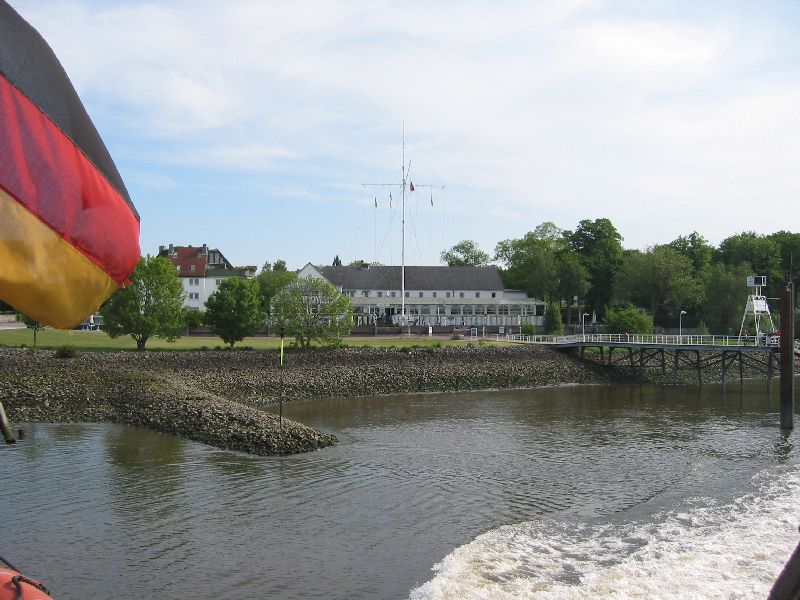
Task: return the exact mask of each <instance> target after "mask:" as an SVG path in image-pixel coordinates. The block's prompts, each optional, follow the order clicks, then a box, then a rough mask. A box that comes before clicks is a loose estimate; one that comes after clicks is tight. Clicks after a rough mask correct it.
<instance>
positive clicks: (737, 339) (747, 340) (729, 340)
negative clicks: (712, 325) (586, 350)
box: [496, 333, 780, 347]
mask: <svg viewBox="0 0 800 600" xmlns="http://www.w3.org/2000/svg"><path fill="white" fill-rule="evenodd" d="M496 339H497V341H508V342H520V343H524V344H546V345H555V346H563V345H569V344H581V343H583V344H588V343H595V344H603V345H606V344H635V345H658V346H735V347H741V346H774V347H778V346H780V337H779V336H776V335H767V336H764V335H762V336H737V335H654V334H639V333H631V334H627V333H586V334H575V335H505V336H503V335H499V334H498V335H497V336H496Z"/></svg>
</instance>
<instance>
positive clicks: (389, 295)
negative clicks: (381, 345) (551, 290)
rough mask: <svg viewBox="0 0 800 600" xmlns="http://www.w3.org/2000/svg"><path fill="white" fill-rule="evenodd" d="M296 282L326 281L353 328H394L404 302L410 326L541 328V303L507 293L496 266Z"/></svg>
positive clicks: (349, 270) (347, 272)
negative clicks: (346, 305) (346, 301)
mask: <svg viewBox="0 0 800 600" xmlns="http://www.w3.org/2000/svg"><path fill="white" fill-rule="evenodd" d="M299 275H300V277H314V278H319V279H325V280H326V281H328V282H330V283H331V284H332V285H333V286H335V287H336V288H337V289H338V290H339V291H340V292H341V293H343V294H344V295H345V296H347V297H348V298H350V302H351V304H352V305H353V310H354V313H355V325H357V326H358V325H372V324H374V323H375V319H376V318H377V320H378V323H380V324H393V325H397V324H399V321H400V316H401V310H402V305H403V300H405V303H404V304H405V314H406V316H407V317H408V319H409V320H410V322H411V323H416V324H419V325H437V326H456V327H464V326H466V327H470V326H481V325H486V326H519V325H522V324H523V323H531V324H533V325H537V326H540V325H542V319H543V315H544V308H545V304H544V302H542V301H541V300H538V299H536V298H528V295H527V294H526V293H525V292H521V291H518V290H507V289H505V288H504V287H503V282H502V280H501V279H500V271H499V270H498V269H497V267H411V266H409V267H405V297H404V298H403V297H402V293H401V288H402V285H401V267H384V266H370V265H368V264H363V265H362V266H360V267H350V266H338V267H330V266H325V267H315V266H314V265H312V264H310V263H309V264H307V265H306V266H305V267H303V268H302V269H301V270H300V272H299Z"/></svg>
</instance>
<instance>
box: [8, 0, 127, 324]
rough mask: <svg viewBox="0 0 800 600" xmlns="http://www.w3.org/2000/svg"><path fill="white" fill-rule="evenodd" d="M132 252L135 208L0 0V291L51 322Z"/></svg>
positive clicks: (78, 306) (98, 300)
mask: <svg viewBox="0 0 800 600" xmlns="http://www.w3.org/2000/svg"><path fill="white" fill-rule="evenodd" d="M138 259H139V214H138V213H137V212H136V208H135V207H134V205H133V203H132V202H131V199H130V197H129V196H128V191H127V190H126V189H125V185H124V184H123V182H122V178H121V177H120V174H119V172H118V171H117V168H116V166H115V165H114V162H113V161H112V160H111V156H110V155H109V153H108V150H107V149H106V147H105V144H104V143H103V141H102V140H101V139H100V135H99V134H98V133H97V130H96V129H95V127H94V125H93V124H92V121H91V119H90V118H89V115H88V114H87V113H86V110H85V109H84V107H83V104H82V103H81V101H80V99H79V98H78V94H77V93H76V92H75V89H74V88H73V86H72V83H71V82H70V80H69V78H68V77H67V74H66V73H65V72H64V69H63V68H62V67H61V64H60V63H59V62H58V59H57V58H56V56H55V54H54V53H53V51H52V50H51V49H50V47H49V46H48V45H47V43H46V42H45V41H44V39H43V38H42V37H41V36H40V35H39V34H38V32H37V31H36V30H35V29H34V28H33V27H31V26H30V25H29V24H28V23H27V22H26V21H24V20H23V19H22V17H20V16H19V15H18V14H17V13H16V12H15V11H14V9H12V8H11V7H10V6H9V5H8V4H7V3H6V2H5V0H0V298H2V299H3V300H4V301H6V302H7V303H9V304H11V305H12V306H14V307H15V308H16V309H17V310H19V311H20V312H22V313H24V314H26V315H28V316H29V317H31V318H33V319H36V320H37V321H40V322H42V323H46V324H48V325H52V326H54V327H61V328H68V327H73V326H75V325H77V324H79V323H81V321H83V320H84V319H85V318H86V317H87V316H88V315H89V314H91V313H92V312H94V311H95V310H96V309H97V308H98V307H99V306H100V305H101V304H102V303H103V302H104V301H105V300H106V298H108V297H109V296H110V295H111V294H112V293H113V292H114V291H115V290H116V289H117V288H118V287H119V286H121V285H123V284H125V283H126V282H127V278H128V276H129V275H130V274H131V272H132V271H133V269H134V267H135V266H136V262H137V261H138Z"/></svg>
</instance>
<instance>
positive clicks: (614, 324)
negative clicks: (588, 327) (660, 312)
mask: <svg viewBox="0 0 800 600" xmlns="http://www.w3.org/2000/svg"><path fill="white" fill-rule="evenodd" d="M605 323H606V331H607V332H608V333H653V317H651V316H650V315H646V314H642V313H641V312H639V309H638V308H635V307H633V306H619V307H617V308H609V309H608V311H607V312H606V318H605Z"/></svg>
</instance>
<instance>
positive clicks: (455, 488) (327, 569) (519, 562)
mask: <svg viewBox="0 0 800 600" xmlns="http://www.w3.org/2000/svg"><path fill="white" fill-rule="evenodd" d="M763 388H764V386H763V384H762V385H759V386H753V387H748V388H746V389H745V391H744V393H742V394H739V393H738V390H737V392H736V393H735V394H732V393H730V388H729V393H728V394H727V395H723V394H722V392H721V391H720V390H719V389H718V388H712V387H706V388H704V390H703V391H702V392H699V391H696V390H693V389H689V390H687V389H673V388H655V387H600V386H598V387H570V388H550V389H542V390H526V391H517V392H491V393H487V392H481V393H468V394H464V393H460V394H431V395H417V396H396V397H378V398H363V399H348V400H329V401H318V402H306V403H299V404H294V405H287V406H286V407H285V408H284V415H285V416H288V417H289V418H295V419H297V420H300V421H303V422H305V423H308V424H311V425H314V426H317V427H319V428H321V429H323V430H325V431H328V432H331V433H334V434H336V435H337V436H338V437H339V440H340V443H339V445H338V446H336V447H334V448H331V449H327V450H324V451H320V452H315V453H312V454H306V455H300V456H294V457H286V458H262V457H251V456H246V455H242V454H236V453H232V452H226V451H220V450H216V449H213V448H210V447H207V446H203V445H200V444H196V443H192V442H187V441H183V440H180V439H177V438H174V437H170V436H166V435H160V434H156V433H153V432H149V431H145V430H141V429H136V428H130V427H121V426H115V425H107V424H68V425H67V424H64V425H48V424H30V425H27V426H25V427H26V429H27V430H28V438H27V439H26V440H24V441H22V442H21V443H19V444H17V445H16V446H8V447H2V448H0V465H2V469H3V473H4V483H3V485H2V486H0V555H3V556H5V557H6V558H8V559H9V560H11V562H14V563H16V564H17V565H18V566H20V567H21V568H23V569H24V570H25V571H26V572H27V573H29V574H30V575H31V576H34V577H39V578H41V579H42V580H44V581H45V583H46V584H47V585H48V586H49V587H50V589H51V590H52V591H53V592H54V593H55V595H56V597H58V598H60V599H69V598H74V599H78V598H110V597H120V598H134V597H142V598H150V597H161V598H198V599H200V598H221V597H224V598H233V597H248V598H249V597H252V598H301V597H302V598H404V597H407V596H408V595H409V593H410V592H411V590H412V589H414V588H419V589H416V590H415V591H414V592H413V594H414V596H415V597H442V598H446V597H459V596H465V597H466V596H470V594H472V595H473V596H474V597H492V596H498V597H500V596H501V595H502V594H508V595H507V596H504V597H509V598H511V597H515V596H519V597H525V596H530V597H533V596H534V595H535V594H536V593H537V590H545V591H547V590H553V594H555V595H553V596H552V597H559V596H563V595H564V592H563V589H561V591H560V592H558V593H556V592H557V589H556V588H557V586H562V587H563V586H566V588H565V589H571V590H573V591H577V592H578V593H577V595H578V596H581V593H580V590H581V589H582V588H581V587H580V586H581V585H586V584H587V581H588V580H591V581H595V582H596V581H600V580H601V579H602V577H603V576H605V575H607V573H606V572H605V571H604V572H603V573H601V574H600V575H598V574H597V569H598V568H599V565H600V562H602V561H606V562H605V563H603V564H604V565H606V566H605V567H604V568H611V567H609V566H608V565H610V564H612V563H613V564H614V565H617V564H620V563H624V561H625V560H630V556H631V555H632V554H633V553H634V552H639V551H642V548H643V547H644V548H645V549H646V548H647V545H648V544H650V543H652V540H657V539H659V536H662V537H664V538H665V539H666V538H669V539H672V538H674V537H675V536H674V533H675V532H674V531H673V530H671V529H670V527H669V524H670V523H671V522H672V521H671V520H670V519H677V520H676V521H675V522H676V523H678V526H680V523H682V521H680V518H678V517H677V516H675V515H677V514H679V513H673V512H670V511H674V510H676V507H682V506H683V507H685V509H686V510H687V511H689V512H688V513H687V514H689V515H690V517H687V518H688V519H690V520H691V519H697V518H700V517H698V516H697V514H695V513H694V512H691V511H693V510H694V511H697V510H706V509H707V508H708V507H711V508H708V510H713V507H715V506H716V507H720V506H728V505H729V504H730V505H733V504H735V503H736V502H741V501H742V498H748V497H757V498H761V497H762V496H763V498H765V499H766V498H767V497H768V496H769V493H768V492H766V491H764V489H765V488H764V481H763V480H764V478H773V479H774V478H780V477H786V476H790V475H791V474H792V473H793V470H794V469H796V468H797V464H798V461H797V451H796V449H795V448H794V444H795V440H796V435H795V434H791V435H788V436H787V435H784V434H782V433H781V431H780V430H779V429H778V427H777V422H778V416H777V408H778V407H777V399H776V397H775V396H773V398H772V399H770V398H768V397H767V395H766V393H765V390H764V389H763ZM787 474H788V475H787ZM754 477H755V479H754ZM759 478H760V479H759ZM770 481H772V479H770ZM754 482H755V483H754ZM768 483H769V482H768ZM785 487H786V485H783V486H782V489H783V488H785ZM765 502H766V500H765ZM731 503H733V504H731ZM798 504H800V502H798ZM700 505H702V507H701V506H700ZM698 507H700V508H698ZM703 507H705V508H703ZM776 510H778V512H779V513H780V514H784V513H781V512H780V510H781V509H780V508H778V509H776ZM739 512H741V511H739ZM761 512H762V513H763V510H762V511H761ZM784 512H785V511H784ZM698 514H699V513H698ZM759 514H761V513H759ZM784 517H785V518H784V519H783V520H784V521H785V522H784V523H783V525H784V526H788V527H794V526H795V525H796V523H794V525H792V524H791V521H792V519H793V518H795V519H800V513H798V514H797V515H794V517H793V516H792V515H791V514H789V515H784ZM772 520H774V519H772ZM728 521H729V520H728ZM728 521H725V522H728ZM687 527H688V526H687ZM598 528H599V529H598ZM609 528H611V529H614V528H616V529H614V536H613V537H608V538H602V536H600V537H598V535H599V534H598V531H603V532H607V531H608V529H609ZM665 528H666V529H665ZM712 529H713V527H712ZM721 529H722V527H721V526H720V525H717V527H716V530H713V531H712V530H711V529H709V531H708V532H706V533H705V534H704V536H705V537H701V538H700V539H710V537H709V536H711V535H714V534H716V533H719V530H721ZM751 529H752V527H751ZM781 531H782V530H781ZM684 533H685V532H684ZM695 533H696V532H695ZM481 534H485V535H483V536H481ZM604 535H605V534H604ZM791 535H794V538H792V537H791ZM791 535H789V534H787V536H786V541H785V542H784V541H781V544H782V545H781V546H779V547H778V548H777V549H776V550H775V551H774V554H776V556H775V557H771V558H770V557H768V559H765V560H766V562H765V564H766V566H764V567H762V570H770V569H772V570H775V568H776V567H775V565H776V564H777V565H780V564H781V563H782V561H783V560H785V558H786V556H788V552H790V551H791V549H792V547H793V540H794V541H796V540H795V538H796V530H795V532H794V533H793V534H791ZM476 536H481V537H479V538H478V540H476V541H475V542H473V540H475V538H476ZM548 536H549V537H548ZM678 537H680V536H678ZM686 537H687V539H688V534H686ZM772 537H775V536H774V535H773V536H772ZM600 538H602V539H600ZM587 539H593V540H598V539H600V541H598V542H597V544H595V546H592V545H591V544H589V545H587V542H586V540H587ZM617 539H620V540H623V541H624V540H628V541H627V542H624V543H622V544H620V543H617V542H614V543H612V542H610V541H609V540H617ZM520 540H524V543H523V542H522V541H520ZM548 540H549V541H548ZM543 541H548V542H547V544H549V545H548V547H549V548H550V550H549V551H553V552H555V551H554V550H553V546H555V545H559V547H560V549H559V550H558V553H557V556H558V561H554V562H553V564H551V565H549V566H547V564H546V561H545V562H542V561H541V560H540V559H541V558H542V557H543V556H545V555H547V552H546V551H544V550H543V549H542V547H543V546H542V543H543ZM556 541H557V542H558V543H557V544H556ZM720 543H721V544H724V543H728V542H720ZM745 543H746V542H745ZM537 544H538V545H537ZM604 544H605V546H604ZM625 544H628V546H630V548H628V549H627V550H624V551H623V550H619V548H621V547H622V546H624V545H625ZM787 544H788V547H787V553H786V556H783V555H782V554H781V553H782V552H783V551H784V546H786V545H787ZM606 546H609V547H611V548H612V549H613V548H617V550H618V553H617V554H616V555H614V553H613V552H612V551H611V550H608V548H606V550H608V552H605V553H604V551H603V548H605V547H606ZM618 547H619V548H618ZM457 548H458V550H457V551H456V549H457ZM598 548H599V549H598ZM626 548H627V546H626ZM609 552H611V554H609ZM659 552H660V553H661V554H659V556H664V552H665V551H664V550H663V549H661V550H660V551H659ZM777 555H780V557H778V556H777ZM520 556H523V557H524V558H520ZM592 556H595V557H596V558H594V559H593V558H592ZM532 557H536V560H533V558H532ZM626 557H627V558H626ZM443 559H444V562H442V561H443ZM593 560H594V562H593V563H592V561H593ZM608 561H610V562H608ZM615 561H616V562H615ZM584 563H586V564H589V563H591V565H590V566H588V567H587V566H584V567H581V565H583V564H584ZM434 565H436V566H437V572H438V575H437V574H435V573H434V572H432V571H431V569H432V568H433V567H434ZM509 565H512V566H509ZM513 565H516V566H513ZM543 565H544V566H543ZM565 565H573V568H571V569H570V568H566V569H565ZM619 568H623V567H619ZM654 568H655V570H658V568H657V565H656V567H654ZM514 569H516V570H514ZM547 569H550V570H549V571H547ZM623 573H625V571H623ZM610 576H611V575H609V577H610ZM771 576H772V575H766V576H765V577H766V579H768V578H769V577H771ZM592 577H594V579H591V578H592ZM432 578H434V579H433V580H432V581H430V582H428V580H431V579H432ZM587 578H589V579H587ZM498 581H499V582H501V583H498ZM426 582H428V583H427V584H426ZM454 582H457V585H456V583H454ZM487 582H489V583H487ZM502 582H505V583H502ZM508 582H510V583H508ZM531 582H533V583H531ZM423 584H425V585H423ZM501 584H502V585H501ZM506 584H508V585H506ZM487 585H499V586H500V587H497V588H491V587H486V586H487ZM504 585H505V587H503V586H504ZM420 586H421V587H420ZM454 586H455V587H454ZM459 586H460V587H459ZM464 586H466V587H464ZM548 586H549V587H548ZM598 589H599V588H598ZM661 589H663V587H662V588H661ZM491 590H494V591H493V592H492V591H491ZM759 590H760V591H763V590H761V589H760V588H759ZM594 593H601V592H598V591H597V590H595V592H594ZM753 593H754V594H755V593H756V591H753ZM746 596H747V590H745V593H744V597H746Z"/></svg>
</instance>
